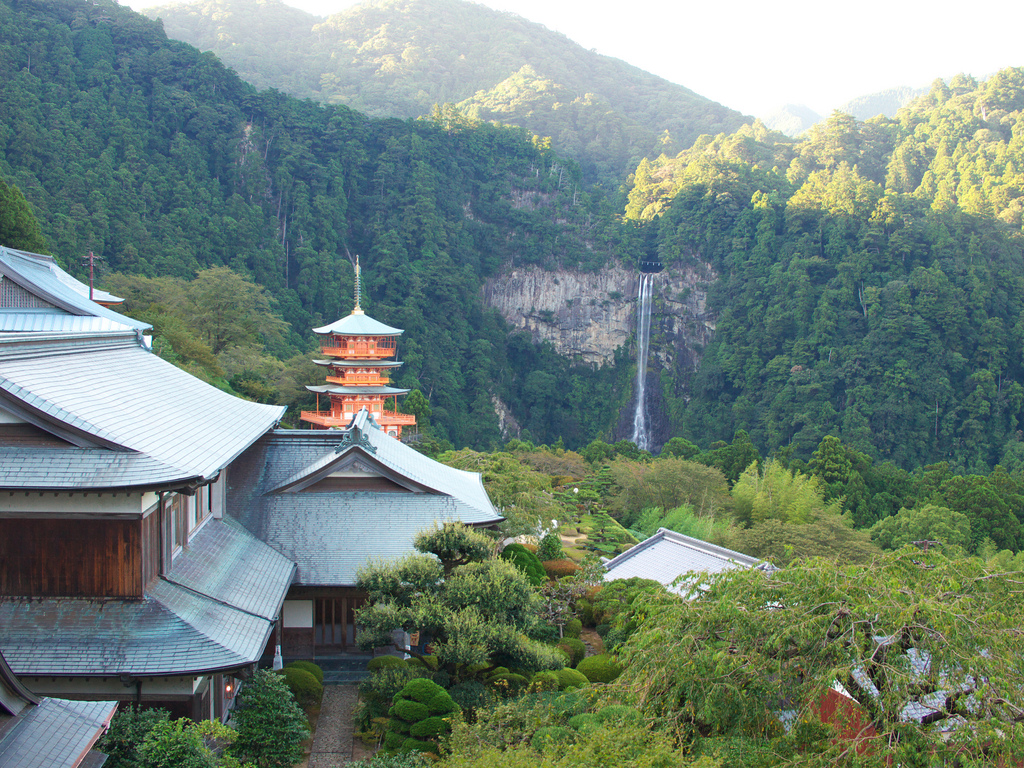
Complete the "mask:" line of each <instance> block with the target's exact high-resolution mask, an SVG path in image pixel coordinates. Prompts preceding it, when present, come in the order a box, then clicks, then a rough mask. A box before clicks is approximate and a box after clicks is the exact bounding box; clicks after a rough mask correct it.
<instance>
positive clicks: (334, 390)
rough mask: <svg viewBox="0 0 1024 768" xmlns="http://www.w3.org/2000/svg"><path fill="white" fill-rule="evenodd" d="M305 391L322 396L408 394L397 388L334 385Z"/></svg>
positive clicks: (405, 390)
mask: <svg viewBox="0 0 1024 768" xmlns="http://www.w3.org/2000/svg"><path fill="white" fill-rule="evenodd" d="M306 389H308V390H309V391H310V392H319V393H320V394H322V395H404V394H407V393H408V392H409V390H408V389H398V388H397V387H340V386H337V385H334V384H320V385H318V386H307V387H306Z"/></svg>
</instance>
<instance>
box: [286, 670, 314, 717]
mask: <svg viewBox="0 0 1024 768" xmlns="http://www.w3.org/2000/svg"><path fill="white" fill-rule="evenodd" d="M279 674H281V675H282V676H283V677H284V679H285V682H287V683H288V687H289V688H291V691H292V696H294V697H295V701H296V703H298V705H299V706H300V707H304V708H305V707H315V706H316V705H317V704H319V703H320V699H321V697H322V696H323V695H324V687H323V686H322V685H321V684H320V683H319V682H317V679H316V678H315V677H313V675H312V674H311V673H309V672H307V671H306V670H304V669H299V668H298V667H285V668H284V669H282V670H281V671H280V673H279Z"/></svg>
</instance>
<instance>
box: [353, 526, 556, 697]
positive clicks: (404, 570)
mask: <svg viewBox="0 0 1024 768" xmlns="http://www.w3.org/2000/svg"><path fill="white" fill-rule="evenodd" d="M436 533H437V532H436V531H435V532H433V533H428V534H426V535H425V536H423V537H422V540H418V544H417V546H419V545H420V544H423V545H424V546H425V545H427V544H428V543H429V542H434V543H436V542H437V540H438V537H437V536H436ZM476 535H479V534H476ZM443 538H446V539H447V540H448V542H449V543H450V541H451V536H450V535H449V536H444V537H443ZM467 538H471V537H467ZM462 551H463V552H465V550H462ZM474 551H476V552H478V553H479V552H481V551H482V549H475V548H474ZM491 551H492V550H488V551H487V553H486V554H487V556H488V557H490V552H491ZM464 559H465V558H463V556H461V555H460V557H459V558H458V560H464ZM358 586H359V588H360V589H362V590H364V591H365V592H366V593H367V597H368V599H369V605H368V606H367V607H365V608H363V609H361V610H360V611H359V614H358V619H359V623H360V624H361V625H362V629H361V630H360V633H359V637H358V638H357V640H358V643H359V645H360V646H361V647H364V648H372V647H376V646H384V645H387V646H390V645H391V644H392V640H391V634H392V632H393V631H394V630H395V629H405V630H406V631H420V632H423V633H426V635H427V636H429V638H430V643H431V645H432V646H433V648H434V654H435V655H436V656H437V662H438V664H440V665H441V667H442V668H443V669H444V670H445V671H446V672H447V673H448V675H449V676H450V679H451V680H452V682H453V683H458V682H460V681H462V680H464V679H467V678H469V677H472V676H473V675H475V674H479V673H480V672H481V671H485V670H487V669H491V668H494V667H498V666H505V667H510V668H515V669H522V670H526V671H529V672H533V671H538V670H542V669H557V668H558V667H560V666H561V665H562V663H561V661H560V660H559V659H558V657H557V655H556V654H555V653H554V652H553V651H552V650H551V649H550V648H549V647H547V646H544V645H542V644H541V643H539V642H537V641H535V640H531V639H530V638H529V635H530V633H531V632H533V631H534V630H535V629H537V628H538V627H539V621H540V619H539V613H540V596H539V595H538V594H537V593H536V592H535V591H534V589H533V587H532V586H531V584H530V581H529V580H528V578H527V577H526V575H525V574H524V573H523V572H522V571H520V570H519V569H518V568H516V567H515V566H514V565H512V563H509V562H507V561H505V560H501V559H484V560H480V561H478V562H469V563H467V564H463V565H460V566H458V567H454V566H453V568H452V569H451V570H450V571H449V572H448V573H447V574H446V573H445V571H444V569H443V567H442V565H441V563H439V562H438V561H437V560H436V559H435V558H434V557H432V556H429V555H414V556H410V557H407V558H405V559H404V560H400V561H398V562H396V563H382V564H374V565H370V566H367V567H365V568H364V569H362V570H361V571H360V573H359V581H358Z"/></svg>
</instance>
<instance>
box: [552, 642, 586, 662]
mask: <svg viewBox="0 0 1024 768" xmlns="http://www.w3.org/2000/svg"><path fill="white" fill-rule="evenodd" d="M555 647H556V648H559V649H561V650H563V651H565V652H566V653H567V654H569V666H570V667H575V666H576V665H577V664H579V663H580V662H581V661H583V657H584V656H586V655H587V646H586V645H584V644H583V641H582V640H580V639H579V638H578V637H563V638H562V639H561V640H560V641H559V642H558V645H557V646H555Z"/></svg>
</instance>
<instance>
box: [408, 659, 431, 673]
mask: <svg viewBox="0 0 1024 768" xmlns="http://www.w3.org/2000/svg"><path fill="white" fill-rule="evenodd" d="M405 663H406V664H408V665H409V666H410V667H421V668H423V669H427V670H429V671H431V672H436V671H437V668H438V663H437V656H424V657H423V658H422V659H420V658H417V657H416V656H413V657H411V658H409V659H408V660H407V661H406V662H405Z"/></svg>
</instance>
